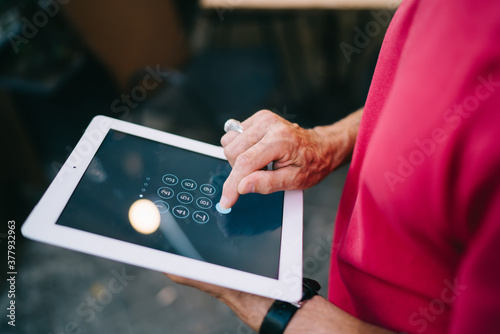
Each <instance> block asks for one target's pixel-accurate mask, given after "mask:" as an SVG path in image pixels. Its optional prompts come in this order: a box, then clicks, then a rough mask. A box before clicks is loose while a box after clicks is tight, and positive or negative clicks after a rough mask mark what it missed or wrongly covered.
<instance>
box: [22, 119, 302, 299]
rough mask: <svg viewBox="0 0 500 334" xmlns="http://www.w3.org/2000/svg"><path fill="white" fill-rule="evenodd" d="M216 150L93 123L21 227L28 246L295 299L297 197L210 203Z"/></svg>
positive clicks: (219, 180) (219, 164)
mask: <svg viewBox="0 0 500 334" xmlns="http://www.w3.org/2000/svg"><path fill="white" fill-rule="evenodd" d="M230 171H231V167H230V165H229V163H228V162H227V160H226V159H225V157H224V154H223V149H222V147H217V146H213V145H209V144H206V143H202V142H198V141H195V140H191V139H187V138H183V137H179V136H176V135H172V134H169V133H165V132H161V131H158V130H153V129H150V128H146V127H143V126H139V125H136V124H132V123H128V122H124V121H120V120H116V119H113V118H109V117H104V116H97V117H95V118H94V119H93V120H92V122H91V123H90V125H89V126H88V128H87V129H86V131H85V133H84V135H83V137H82V138H81V139H80V141H79V142H78V144H77V146H76V147H75V149H74V150H73V152H72V153H71V155H70V156H69V157H68V159H67V161H66V162H65V164H64V165H63V166H62V168H61V170H60V171H59V173H58V174H57V176H56V178H55V179H54V181H53V182H52V183H51V185H50V186H49V188H48V189H47V191H46V192H45V194H44V195H43V197H42V199H41V200H40V202H39V203H38V204H37V206H36V207H35V208H34V210H33V212H32V213H31V214H30V216H29V217H28V219H27V220H26V222H25V223H24V225H23V227H22V233H23V234H24V235H25V236H26V237H28V238H31V239H34V240H37V241H42V242H46V243H49V244H52V245H56V246H60V247H64V248H69V249H72V250H76V251H80V252H84V253H88V254H92V255H96V256H101V257H105V258H109V259H112V260H116V261H121V262H125V263H129V264H132V265H136V266H141V267H144V268H149V269H153V270H157V271H161V272H166V273H171V274H175V275H179V276H183V277H187V278H191V279H195V280H199V281H204V282H207V283H212V284H216V285H220V286H224V287H228V288H232V289H236V290H240V291H245V292H249V293H253V294H257V295H261V296H265V297H270V298H275V299H280V300H284V301H290V302H296V301H298V300H299V299H300V298H301V294H302V206H303V203H302V191H286V192H278V193H274V194H270V195H260V194H248V195H243V196H240V198H239V199H238V202H237V203H236V204H235V205H234V206H233V208H232V209H231V211H230V212H223V210H220V208H219V207H218V206H217V203H218V202H219V199H220V196H221V191H222V185H223V183H224V181H225V180H226V178H227V176H228V175H229V172H230Z"/></svg>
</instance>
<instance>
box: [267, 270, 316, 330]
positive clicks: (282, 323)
mask: <svg viewBox="0 0 500 334" xmlns="http://www.w3.org/2000/svg"><path fill="white" fill-rule="evenodd" d="M319 289H321V286H320V285H319V283H318V282H316V281H315V280H312V279H309V278H305V277H304V278H303V280H302V299H301V300H300V301H301V302H303V301H305V300H308V299H311V298H312V297H314V296H316V295H317V294H318V291H319ZM298 309H299V308H298V307H297V306H295V305H293V304H290V303H287V302H282V301H280V300H275V301H274V303H273V305H271V307H270V308H269V311H267V314H266V316H265V317H264V321H263V322H262V325H261V326H260V329H259V334H283V332H284V331H285V329H286V326H288V323H289V322H290V320H291V319H292V317H293V316H294V314H295V312H297V310H298Z"/></svg>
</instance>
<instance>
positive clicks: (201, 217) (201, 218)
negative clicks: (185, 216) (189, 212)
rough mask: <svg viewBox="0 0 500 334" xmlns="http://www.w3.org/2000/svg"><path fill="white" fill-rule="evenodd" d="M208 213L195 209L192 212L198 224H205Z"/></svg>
mask: <svg viewBox="0 0 500 334" xmlns="http://www.w3.org/2000/svg"><path fill="white" fill-rule="evenodd" d="M208 219H209V217H208V214H207V213H206V212H203V211H195V212H193V220H194V221H195V222H197V223H198V224H206V223H207V222H208Z"/></svg>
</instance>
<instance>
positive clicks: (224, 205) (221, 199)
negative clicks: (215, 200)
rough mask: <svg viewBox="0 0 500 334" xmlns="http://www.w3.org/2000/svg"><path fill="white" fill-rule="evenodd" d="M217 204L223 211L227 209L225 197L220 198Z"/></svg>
mask: <svg viewBox="0 0 500 334" xmlns="http://www.w3.org/2000/svg"><path fill="white" fill-rule="evenodd" d="M219 204H220V206H221V207H222V208H223V209H229V201H228V200H227V198H226V197H225V196H222V197H221V198H220V201H219Z"/></svg>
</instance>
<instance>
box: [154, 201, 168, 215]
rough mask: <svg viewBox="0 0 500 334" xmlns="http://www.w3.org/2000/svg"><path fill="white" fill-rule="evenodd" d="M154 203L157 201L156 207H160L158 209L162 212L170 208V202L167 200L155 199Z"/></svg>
mask: <svg viewBox="0 0 500 334" xmlns="http://www.w3.org/2000/svg"><path fill="white" fill-rule="evenodd" d="M154 203H155V205H156V207H157V208H158V211H160V213H164V212H167V211H168V209H169V208H170V206H169V205H168V203H167V202H165V201H155V202H154Z"/></svg>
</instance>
